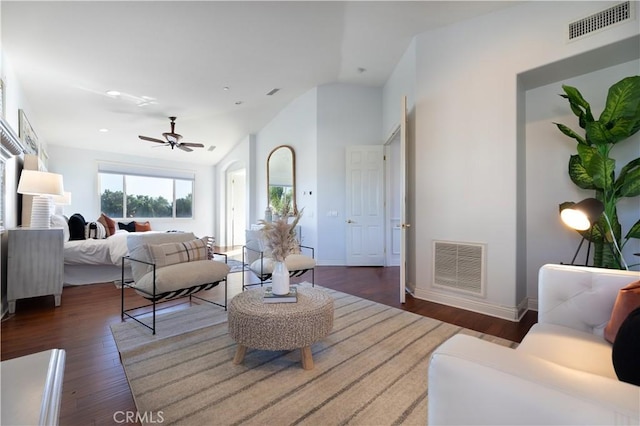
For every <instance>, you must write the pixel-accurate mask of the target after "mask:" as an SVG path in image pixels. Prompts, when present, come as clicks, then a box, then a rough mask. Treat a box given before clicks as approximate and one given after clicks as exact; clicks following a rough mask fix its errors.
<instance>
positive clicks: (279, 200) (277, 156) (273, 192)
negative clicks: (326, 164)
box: [267, 145, 298, 216]
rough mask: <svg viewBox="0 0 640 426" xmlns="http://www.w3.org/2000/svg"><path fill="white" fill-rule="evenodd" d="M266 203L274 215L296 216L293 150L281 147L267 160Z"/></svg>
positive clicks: (286, 146) (288, 147)
mask: <svg viewBox="0 0 640 426" xmlns="http://www.w3.org/2000/svg"><path fill="white" fill-rule="evenodd" d="M267 194H268V195H267V196H268V198H267V202H268V203H269V206H270V207H271V211H272V212H273V213H274V214H278V215H280V216H281V215H282V214H283V212H285V211H287V212H288V214H289V215H292V214H296V213H297V212H298V207H297V206H296V158H295V154H294V152H293V148H291V147H290V146H288V145H281V146H279V147H277V148H274V150H273V151H271V153H270V154H269V158H267Z"/></svg>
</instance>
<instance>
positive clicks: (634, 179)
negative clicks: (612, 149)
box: [614, 158, 640, 198]
mask: <svg viewBox="0 0 640 426" xmlns="http://www.w3.org/2000/svg"><path fill="white" fill-rule="evenodd" d="M614 190H615V193H616V195H617V196H618V198H621V197H636V196H638V195H640V158H636V159H635V160H632V161H630V162H629V163H628V164H627V165H626V166H624V167H623V168H622V170H620V176H619V177H618V179H617V180H616V182H615V184H614Z"/></svg>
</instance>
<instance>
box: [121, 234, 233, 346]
mask: <svg viewBox="0 0 640 426" xmlns="http://www.w3.org/2000/svg"><path fill="white" fill-rule="evenodd" d="M127 247H128V249H129V255H128V256H125V257H124V261H123V266H122V278H123V281H122V283H123V284H122V295H121V318H122V320H123V321H124V320H125V317H126V318H131V319H133V320H135V321H137V322H139V323H140V324H142V325H144V326H145V327H148V328H149V329H151V331H152V332H153V334H155V333H156V305H157V303H158V302H161V301H166V300H173V299H177V298H181V297H187V296H188V297H189V299H190V300H191V298H192V297H195V298H197V299H199V300H203V301H205V302H208V303H212V304H214V305H218V306H220V307H223V308H224V309H225V310H226V309H227V274H228V273H229V270H230V268H229V266H228V265H227V264H226V262H220V261H216V260H212V257H213V254H214V253H213V239H212V238H209V237H205V238H201V239H198V238H196V236H195V235H194V234H193V233H190V232H188V233H183V232H170V233H143V234H132V235H128V236H127ZM215 254H219V253H215ZM223 256H225V259H226V255H223ZM125 263H130V264H131V273H132V275H133V281H132V282H125V281H124V271H125ZM221 283H223V284H224V303H217V302H213V301H210V300H207V299H203V298H201V297H197V296H194V295H195V294H196V293H198V292H200V291H203V290H209V289H212V288H214V287H216V286H218V285H219V284H221ZM125 288H132V289H134V290H135V291H136V293H138V294H139V295H140V296H142V297H144V298H145V299H147V300H148V301H150V302H151V303H150V304H146V305H142V306H136V307H134V308H129V309H125V298H124V292H125ZM146 307H151V314H152V319H151V325H148V324H146V323H145V322H143V321H141V320H140V319H139V317H140V316H141V315H146V314H148V313H149V310H148V309H147V310H146V311H144V312H142V313H140V311H139V310H140V309H141V308H146ZM134 311H136V312H137V313H135V314H134V313H133V312H134Z"/></svg>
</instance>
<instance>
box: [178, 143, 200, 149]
mask: <svg viewBox="0 0 640 426" xmlns="http://www.w3.org/2000/svg"><path fill="white" fill-rule="evenodd" d="M180 145H182V146H192V147H194V148H204V145H203V144H201V143H195V142H180Z"/></svg>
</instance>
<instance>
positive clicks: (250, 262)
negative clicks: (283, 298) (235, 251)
mask: <svg viewBox="0 0 640 426" xmlns="http://www.w3.org/2000/svg"><path fill="white" fill-rule="evenodd" d="M305 253H308V254H305ZM242 263H243V264H244V265H245V266H246V267H247V268H248V269H249V270H250V271H251V272H253V273H254V274H255V275H256V276H257V277H258V279H259V280H260V281H259V282H255V283H247V282H246V278H245V276H246V273H243V274H242V289H243V290H245V289H246V288H247V287H251V286H254V285H260V286H263V285H264V284H267V283H269V282H271V275H272V274H273V266H274V263H275V261H274V260H273V257H271V252H270V251H269V250H268V249H267V247H266V245H265V243H264V241H263V239H262V232H261V231H260V230H247V231H246V244H245V245H244V246H243V247H242ZM284 263H285V265H286V266H287V269H288V270H289V276H290V277H299V276H301V275H303V274H305V273H306V272H308V271H309V272H311V285H312V286H314V285H315V266H316V260H315V250H314V249H313V248H312V247H307V246H303V245H300V253H291V254H290V255H288V256H287V257H286V258H285V260H284Z"/></svg>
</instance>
